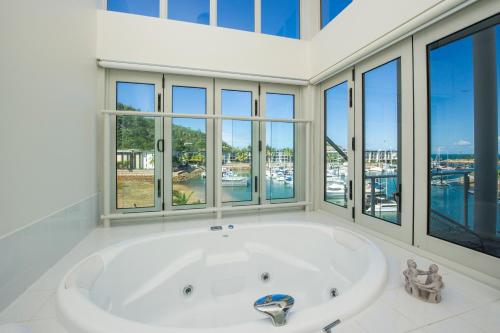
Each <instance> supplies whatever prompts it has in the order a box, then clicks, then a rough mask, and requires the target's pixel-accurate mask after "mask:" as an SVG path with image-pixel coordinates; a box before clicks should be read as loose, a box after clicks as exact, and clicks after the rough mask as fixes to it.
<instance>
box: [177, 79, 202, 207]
mask: <svg viewBox="0 0 500 333" xmlns="http://www.w3.org/2000/svg"><path fill="white" fill-rule="evenodd" d="M206 99H207V91H206V89H205V88H193V87H181V86H173V87H172V112H173V113H179V114H193V115H201V114H206V105H207V100H206ZM206 127H207V120H205V119H191V118H174V119H173V120H172V183H173V185H172V205H173V206H186V205H204V204H205V203H206V200H207V197H206V192H207V188H206V187H207V184H206V177H207V174H206V168H207V163H206V160H207V128H206Z"/></svg>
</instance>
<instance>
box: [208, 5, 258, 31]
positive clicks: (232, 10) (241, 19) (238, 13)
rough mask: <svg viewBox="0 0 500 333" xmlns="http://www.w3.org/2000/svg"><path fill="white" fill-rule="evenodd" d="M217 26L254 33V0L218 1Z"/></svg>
mask: <svg viewBox="0 0 500 333" xmlns="http://www.w3.org/2000/svg"><path fill="white" fill-rule="evenodd" d="M217 25H218V26H219V27H225V28H232V29H238V30H245V31H255V4H254V0H218V1H217Z"/></svg>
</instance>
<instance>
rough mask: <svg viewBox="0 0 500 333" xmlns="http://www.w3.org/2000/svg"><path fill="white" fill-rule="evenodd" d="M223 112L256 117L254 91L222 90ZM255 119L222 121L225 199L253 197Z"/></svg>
mask: <svg viewBox="0 0 500 333" xmlns="http://www.w3.org/2000/svg"><path fill="white" fill-rule="evenodd" d="M221 98H222V115H224V116H244V117H251V116H252V93H251V92H250V91H235V90H222V97H221ZM252 171H253V170H252V122H251V121H240V120H223V121H222V201H223V202H241V201H251V200H252V177H253V172H252Z"/></svg>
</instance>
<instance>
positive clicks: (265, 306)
mask: <svg viewBox="0 0 500 333" xmlns="http://www.w3.org/2000/svg"><path fill="white" fill-rule="evenodd" d="M294 303H295V300H294V299H293V297H292V296H289V295H283V294H273V295H267V296H264V297H261V298H259V299H258V300H256V301H255V303H254V305H253V307H254V308H255V310H257V311H259V312H262V313H265V314H266V315H268V316H269V317H270V318H271V320H272V322H273V325H274V326H283V325H285V324H286V316H287V313H288V310H290V309H291V308H292V307H293V304H294Z"/></svg>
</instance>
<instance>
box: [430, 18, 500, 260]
mask: <svg viewBox="0 0 500 333" xmlns="http://www.w3.org/2000/svg"><path fill="white" fill-rule="evenodd" d="M499 23H500V15H497V16H496V17H493V18H490V19H488V20H486V21H483V22H481V23H479V24H477V25H475V26H472V27H470V28H467V29H465V30H462V31H460V32H458V33H456V34H454V35H451V36H448V37H446V38H444V39H442V40H439V41H437V42H435V43H432V44H430V45H429V46H428V48H427V51H428V52H427V57H428V98H429V101H428V103H429V123H428V125H429V155H428V159H429V160H428V163H429V174H428V186H429V191H428V193H429V198H428V205H429V211H428V214H429V216H428V230H427V232H428V234H429V235H431V236H434V237H437V238H440V239H443V240H446V241H448V242H452V243H455V244H459V245H462V246H465V247H467V248H470V249H473V250H477V251H480V252H484V253H487V254H489V255H492V256H495V257H500V204H499V202H500V195H499V189H500V178H499V175H500V168H499V165H500V163H499V155H498V149H499V135H500V134H499V131H498V130H499V127H500V125H499V120H500V117H499V116H498V113H499V107H498V100H499V98H500V26H499Z"/></svg>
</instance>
